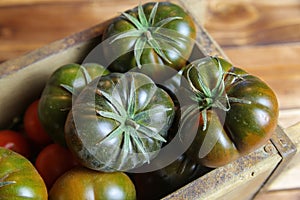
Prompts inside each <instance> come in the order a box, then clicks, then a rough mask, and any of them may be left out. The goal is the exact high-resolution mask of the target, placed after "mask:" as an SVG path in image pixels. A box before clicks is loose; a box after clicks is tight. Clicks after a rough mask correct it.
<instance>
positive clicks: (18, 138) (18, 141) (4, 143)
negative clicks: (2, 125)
mask: <svg viewBox="0 0 300 200" xmlns="http://www.w3.org/2000/svg"><path fill="white" fill-rule="evenodd" d="M0 146H1V147H4V148H7V149H10V150H13V151H14V152H17V153H19V154H21V155H22V156H24V157H26V158H29V157H30V155H31V148H30V145H29V142H28V140H27V139H26V138H25V137H24V136H23V135H22V134H21V133H19V132H16V131H12V130H0Z"/></svg>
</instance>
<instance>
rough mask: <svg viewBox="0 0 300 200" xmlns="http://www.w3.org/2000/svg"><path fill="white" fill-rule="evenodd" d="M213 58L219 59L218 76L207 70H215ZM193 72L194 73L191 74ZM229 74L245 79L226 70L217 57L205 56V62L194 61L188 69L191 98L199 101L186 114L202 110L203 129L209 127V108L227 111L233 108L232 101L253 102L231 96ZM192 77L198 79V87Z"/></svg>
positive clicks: (238, 78) (237, 78) (189, 114)
mask: <svg viewBox="0 0 300 200" xmlns="http://www.w3.org/2000/svg"><path fill="white" fill-rule="evenodd" d="M207 59H208V60H207ZM213 59H215V60H216V61H217V65H218V66H217V67H218V70H217V72H216V74H217V75H216V77H211V76H212V73H211V72H209V73H208V72H207V70H211V71H214V68H211V67H216V65H215V63H214V62H213ZM210 65H213V66H210ZM206 68H210V69H206ZM192 70H193V71H192ZM195 72H196V73H195ZM192 73H193V75H191V74H192ZM227 75H231V76H233V77H234V79H235V80H243V77H242V76H241V75H238V74H235V73H233V72H224V71H223V68H222V64H221V61H220V60H219V59H218V58H217V57H209V58H204V61H203V62H198V63H192V64H191V65H190V66H189V67H188V68H187V70H186V77H187V81H188V83H189V85H190V86H191V88H192V91H193V93H194V96H192V97H191V99H192V100H194V101H195V102H197V104H196V105H193V106H191V108H189V109H187V110H186V112H185V114H186V115H188V116H191V115H192V114H194V112H199V111H200V115H201V117H202V119H203V127H202V129H203V131H204V130H206V128H207V111H208V110H209V109H212V108H216V109H220V110H222V111H224V112H227V111H229V110H230V109H231V103H242V104H251V101H248V100H245V99H239V98H234V97H229V96H228V95H227V93H226V91H225V88H226V86H225V79H226V76H227ZM192 76H193V77H192ZM192 79H196V82H197V85H198V87H197V86H195V82H194V80H192ZM213 79H216V80H213ZM212 82H213V83H214V85H213V84H212Z"/></svg>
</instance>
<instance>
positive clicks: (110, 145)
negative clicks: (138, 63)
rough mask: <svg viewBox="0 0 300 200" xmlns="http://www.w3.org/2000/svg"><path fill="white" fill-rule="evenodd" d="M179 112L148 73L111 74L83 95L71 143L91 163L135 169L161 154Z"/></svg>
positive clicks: (70, 128) (68, 131)
mask: <svg viewBox="0 0 300 200" xmlns="http://www.w3.org/2000/svg"><path fill="white" fill-rule="evenodd" d="M174 112H175V111H174V103H173V101H172V99H171V97H170V96H169V95H168V93H167V92H165V91H164V90H163V89H161V88H159V87H157V86H156V84H155V83H154V82H153V80H152V79H150V78H149V77H148V76H146V75H144V74H142V73H137V72H127V73H125V74H121V73H111V74H109V75H107V76H103V77H101V78H100V79H99V80H95V81H93V82H91V83H90V84H89V85H88V86H87V87H86V88H85V89H84V90H83V91H82V92H81V93H80V95H79V96H78V98H77V100H76V102H75V104H74V105H73V108H72V111H71V112H70V113H69V115H68V119H67V122H66V127H65V138H66V142H67V145H68V147H69V149H70V150H71V151H72V152H73V153H74V154H75V156H77V157H78V159H79V161H80V162H81V164H82V165H84V166H86V167H88V168H91V169H95V170H102V171H117V170H118V171H119V170H130V169H133V168H135V167H138V166H140V165H142V164H144V163H147V162H150V160H151V159H152V158H153V157H155V155H157V153H158V151H159V150H160V148H161V145H162V143H163V142H165V141H166V139H165V137H166V135H167V131H168V129H169V127H170V126H171V124H172V121H173V118H174Z"/></svg>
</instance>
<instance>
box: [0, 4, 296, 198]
mask: <svg viewBox="0 0 300 200" xmlns="http://www.w3.org/2000/svg"><path fill="white" fill-rule="evenodd" d="M189 1H190V2H192V1H197V2H198V3H197V4H196V3H195V2H194V4H191V5H192V6H191V7H194V8H193V13H195V14H196V15H198V17H200V19H199V20H200V21H201V22H202V23H203V24H204V26H205V28H206V29H207V30H208V31H209V33H210V34H211V35H212V37H213V38H214V39H215V40H216V42H218V43H219V45H220V46H221V47H222V49H223V50H224V51H225V53H226V54H227V55H228V57H229V58H230V59H231V61H232V62H233V63H234V64H235V65H238V66H240V67H242V68H245V69H246V70H247V71H248V72H250V73H253V74H255V75H257V76H259V77H260V78H261V79H263V80H265V81H266V82H267V83H268V84H269V85H270V86H271V87H272V88H273V89H274V91H275V92H276V94H277V96H278V100H279V103H280V117H279V124H280V125H281V126H283V127H284V128H286V127H288V126H290V125H292V124H294V123H296V122H299V121H300V101H299V97H300V87H299V85H300V62H299V56H300V1H299V0H284V1H283V0H272V1H271V0H261V1H257V0H226V1H223V0H202V2H203V3H201V4H200V3H199V0H189ZM139 2H142V3H143V2H145V1H138V0H122V1H117V0H2V1H0V62H3V61H5V60H9V59H12V58H16V57H19V56H20V55H23V54H25V53H27V52H29V51H32V50H34V49H37V48H40V47H42V46H44V45H46V44H48V43H50V42H53V41H56V40H58V39H62V38H64V37H66V36H68V35H71V34H72V33H75V32H79V31H81V30H84V29H87V28H89V27H91V26H94V25H96V24H98V23H101V22H103V21H105V20H107V19H109V18H111V17H113V16H116V15H118V14H119V13H120V12H122V11H124V10H127V9H129V8H132V7H133V6H135V5H138V4H139ZM199 5H205V9H204V8H202V7H201V8H199ZM200 11H205V13H202V12H200ZM299 174H300V171H299ZM294 181H299V179H298V180H296V179H295V180H294ZM299 195H300V191H299V190H284V191H276V192H274V191H273V192H268V193H266V194H264V195H263V196H260V197H258V198H257V199H259V200H265V199H271V198H273V199H300V196H299Z"/></svg>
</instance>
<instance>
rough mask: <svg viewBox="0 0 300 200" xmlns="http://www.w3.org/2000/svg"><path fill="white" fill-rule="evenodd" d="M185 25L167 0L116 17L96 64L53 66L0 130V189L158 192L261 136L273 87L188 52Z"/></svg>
mask: <svg viewBox="0 0 300 200" xmlns="http://www.w3.org/2000/svg"><path fill="white" fill-rule="evenodd" d="M196 35H197V34H196V25H195V23H194V21H193V18H192V17H191V16H190V15H189V13H187V12H186V11H185V10H184V9H182V8H181V7H180V6H178V5H175V4H173V3H170V2H160V3H146V4H144V5H140V6H137V7H136V8H134V9H132V10H129V11H126V12H124V13H122V15H120V16H119V17H117V18H115V19H114V20H113V21H112V22H111V24H109V25H108V27H106V30H105V31H104V33H103V36H102V39H103V40H102V46H104V47H105V48H102V51H101V53H102V54H103V55H102V56H103V57H101V58H103V59H104V60H106V61H105V64H96V63H83V64H75V63H70V64H67V65H63V66H60V67H59V68H58V69H57V70H56V71H54V72H53V73H52V74H51V76H50V77H49V79H48V81H47V83H46V86H45V88H44V90H43V93H42V94H41V97H40V99H38V100H36V101H34V102H32V104H31V105H29V106H28V108H27V109H26V111H25V113H24V115H23V116H22V119H21V120H20V121H21V123H16V124H15V125H14V126H13V127H11V128H10V129H6V130H1V131H0V146H1V147H0V199H1V198H2V197H3V198H6V199H17V197H20V199H22V198H24V199H25V198H31V199H53V200H57V199H72V200H76V199H78V200H80V199H114V200H115V199H116V200H117V199H129V200H131V199H132V200H134V199H143V200H145V199H159V198H161V197H163V196H165V195H167V194H169V193H170V192H172V191H174V190H176V189H178V188H179V187H181V186H183V185H185V184H186V183H188V182H190V181H191V180H193V179H195V178H197V177H199V176H201V175H203V174H205V173H207V172H208V171H210V170H212V169H213V168H216V167H220V166H223V165H226V164H228V163H230V162H231V161H234V160H236V159H238V158H239V157H241V156H243V155H245V154H247V153H249V152H251V151H254V150H256V149H257V148H259V147H260V146H262V145H264V144H265V143H266V142H267V140H269V138H270V137H271V135H272V133H273V131H274V130H275V128H276V125H277V118H278V102H277V98H276V96H275V94H274V92H273V91H272V89H271V88H270V87H269V86H268V85H267V84H266V83H264V82H263V81H262V80H260V79H259V78H258V77H255V76H253V75H251V74H248V73H247V72H246V71H244V70H243V69H241V68H238V67H235V66H233V65H232V64H231V63H229V62H228V61H226V60H224V59H222V58H219V57H204V58H203V56H202V55H201V56H202V57H201V56H200V55H199V58H198V57H197V56H196V58H195V57H193V58H191V55H192V52H193V50H194V48H195V39H196ZM103 44H106V45H103ZM106 65H107V67H104V66H106ZM169 145H171V146H172V145H173V148H168V147H170V146H169ZM3 147H4V148H3ZM162 149H168V152H167V153H165V154H166V155H167V156H165V157H163V158H160V156H161V155H162V153H161V152H164V151H162ZM169 155H170V156H169ZM172 156H173V157H172ZM171 157H172V159H171V160H170V161H168V159H170V158H171ZM159 159H160V160H159ZM157 160H158V161H157ZM160 161H161V162H160ZM153 162H154V164H152V163H153ZM151 164H152V165H151ZM144 166H146V167H145V168H143V167H144ZM149 166H151V167H152V170H149V169H148V168H149ZM155 166H156V168H155ZM157 166H159V167H157ZM147 167H148V168H147ZM136 169H138V170H137V171H139V170H140V171H139V173H136V172H137V171H135V170H136ZM29 177H30V178H29Z"/></svg>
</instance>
